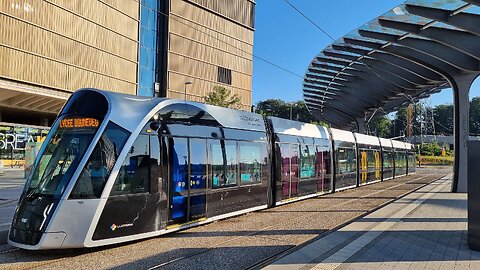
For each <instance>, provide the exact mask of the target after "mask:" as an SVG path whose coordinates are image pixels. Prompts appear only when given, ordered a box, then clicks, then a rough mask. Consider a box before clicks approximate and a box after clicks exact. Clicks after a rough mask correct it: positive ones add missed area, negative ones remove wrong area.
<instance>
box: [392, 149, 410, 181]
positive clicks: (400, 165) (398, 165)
mask: <svg viewBox="0 0 480 270" xmlns="http://www.w3.org/2000/svg"><path fill="white" fill-rule="evenodd" d="M392 145H393V148H394V157H395V170H394V177H400V176H404V175H406V174H407V152H406V147H405V143H404V142H400V141H395V140H392Z"/></svg>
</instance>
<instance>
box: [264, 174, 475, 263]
mask: <svg viewBox="0 0 480 270" xmlns="http://www.w3.org/2000/svg"><path fill="white" fill-rule="evenodd" d="M451 177H452V175H451V174H450V175H448V176H446V177H444V178H442V179H440V180H437V181H435V182H433V183H431V184H429V185H427V186H425V187H423V188H421V189H419V190H418V191H416V192H413V193H411V194H409V195H407V196H405V197H403V198H401V199H398V200H396V201H395V202H393V203H391V204H389V205H387V206H384V207H382V208H381V209H379V210H377V211H375V212H373V213H371V214H369V215H366V216H365V217H363V218H360V219H358V220H357V221H355V222H353V223H351V224H348V225H347V226H345V227H342V228H340V229H338V230H336V231H335V232H332V233H330V234H328V235H327V236H325V237H322V238H320V239H318V240H316V241H314V242H313V243H311V244H309V245H306V246H304V247H302V248H300V249H298V250H297V251H295V252H292V253H290V254H288V255H286V256H284V257H282V258H280V259H278V260H276V261H274V262H273V263H271V264H270V265H269V266H267V267H265V268H264V269H268V270H279V269H330V270H332V269H395V270H396V269H480V252H475V251H471V250H469V248H468V245H467V243H466V239H467V194H465V193H450V187H451Z"/></svg>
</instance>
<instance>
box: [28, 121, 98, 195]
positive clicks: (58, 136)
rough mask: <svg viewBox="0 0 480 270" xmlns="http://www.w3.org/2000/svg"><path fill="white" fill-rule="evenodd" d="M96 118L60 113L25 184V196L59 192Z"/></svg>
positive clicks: (87, 142) (88, 139)
mask: <svg viewBox="0 0 480 270" xmlns="http://www.w3.org/2000/svg"><path fill="white" fill-rule="evenodd" d="M98 126H99V121H98V120H97V119H94V118H82V117H64V118H62V119H61V120H60V122H59V124H58V125H57V128H56V129H55V130H53V131H51V132H53V134H52V136H51V137H50V140H49V141H48V142H44V143H47V145H46V148H45V150H44V151H43V153H42V155H41V157H38V158H37V162H36V163H35V168H34V170H33V171H32V172H31V173H30V175H29V178H28V180H27V184H26V192H27V196H28V197H52V198H58V197H60V196H61V195H62V193H63V191H64V190H65V187H66V186H67V185H68V183H69V181H70V179H71V177H72V175H73V173H74V172H75V170H76V168H77V167H78V164H79V162H80V160H81V159H82V157H83V155H84V154H85V151H86V150H87V148H88V146H89V145H90V143H91V142H92V139H93V137H94V136H95V133H96V131H97V129H98Z"/></svg>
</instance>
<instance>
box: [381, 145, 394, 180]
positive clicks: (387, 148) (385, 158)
mask: <svg viewBox="0 0 480 270" xmlns="http://www.w3.org/2000/svg"><path fill="white" fill-rule="evenodd" d="M379 141H380V145H381V147H382V181H384V180H389V179H392V178H393V173H394V172H393V171H394V164H395V159H394V149H393V146H392V141H391V140H389V139H384V138H379Z"/></svg>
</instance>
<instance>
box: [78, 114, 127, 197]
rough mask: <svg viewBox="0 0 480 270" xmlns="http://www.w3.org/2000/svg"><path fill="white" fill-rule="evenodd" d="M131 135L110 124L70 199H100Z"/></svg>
mask: <svg viewBox="0 0 480 270" xmlns="http://www.w3.org/2000/svg"><path fill="white" fill-rule="evenodd" d="M129 135H130V133H129V132H128V131H126V130H125V129H123V128H122V127H120V126H119V125H117V124H115V123H113V122H109V123H108V125H107V127H106V129H105V132H104V133H103V134H102V136H101V137H100V140H99V141H98V143H97V145H96V146H95V148H94V149H93V152H92V154H91V155H90V158H89V159H88V162H87V164H86V165H85V167H84V168H83V171H82V173H81V174H80V176H79V177H78V179H77V182H76V183H75V186H74V188H73V190H72V193H71V194H70V199H80V198H81V199H85V198H100V196H101V195H102V191H103V188H104V186H105V183H106V182H107V179H108V176H109V175H110V173H111V172H112V169H113V166H114V165H115V162H116V161H117V158H118V155H119V154H120V152H121V151H122V148H123V146H124V145H125V142H126V141H127V138H128V136H129Z"/></svg>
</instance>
